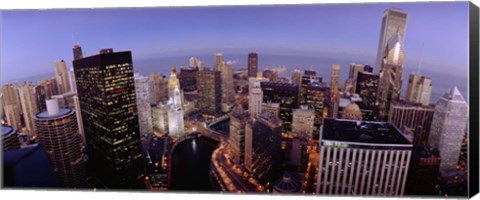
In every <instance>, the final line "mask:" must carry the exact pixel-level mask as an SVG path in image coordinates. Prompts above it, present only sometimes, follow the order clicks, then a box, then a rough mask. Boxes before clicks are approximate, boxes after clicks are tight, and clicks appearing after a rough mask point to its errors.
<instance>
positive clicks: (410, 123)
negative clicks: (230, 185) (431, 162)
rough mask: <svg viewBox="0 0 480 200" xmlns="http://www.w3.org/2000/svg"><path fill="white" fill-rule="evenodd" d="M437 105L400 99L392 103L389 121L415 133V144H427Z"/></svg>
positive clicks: (405, 130) (401, 128) (403, 129)
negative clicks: (425, 104)
mask: <svg viewBox="0 0 480 200" xmlns="http://www.w3.org/2000/svg"><path fill="white" fill-rule="evenodd" d="M434 112H435V106H433V105H430V106H424V105H422V104H419V103H411V102H403V101H398V102H395V103H393V104H392V106H391V108H390V113H389V115H388V122H390V123H392V124H393V125H395V126H396V127H398V128H399V129H400V130H402V131H404V132H406V133H410V134H413V142H412V143H413V145H415V146H423V145H427V142H428V136H429V134H430V126H431V124H432V119H433V113H434Z"/></svg>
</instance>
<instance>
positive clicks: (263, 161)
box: [252, 112, 282, 188]
mask: <svg viewBox="0 0 480 200" xmlns="http://www.w3.org/2000/svg"><path fill="white" fill-rule="evenodd" d="M281 139H282V120H280V119H279V118H278V117H275V116H274V115H273V114H272V113H270V112H262V113H260V114H259V115H257V116H256V117H255V120H254V122H253V125H252V151H253V155H254V156H253V157H252V172H253V174H254V176H255V177H256V178H257V180H258V181H259V182H260V183H261V184H262V185H265V186H266V187H267V188H268V187H270V186H271V183H272V182H273V181H275V180H277V178H280V176H281V175H282V174H281V173H280V167H281V151H282V149H281V148H282V147H281Z"/></svg>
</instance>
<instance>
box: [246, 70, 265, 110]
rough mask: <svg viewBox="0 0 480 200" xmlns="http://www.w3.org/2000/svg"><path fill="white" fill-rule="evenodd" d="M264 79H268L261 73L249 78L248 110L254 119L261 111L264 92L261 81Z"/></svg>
mask: <svg viewBox="0 0 480 200" xmlns="http://www.w3.org/2000/svg"><path fill="white" fill-rule="evenodd" d="M264 81H268V80H267V79H265V78H262V76H261V73H259V74H257V76H256V77H250V78H248V112H249V113H250V117H251V118H252V119H253V118H254V117H255V116H256V115H257V114H259V113H260V112H261V106H262V102H263V92H262V87H261V85H260V83H261V82H264Z"/></svg>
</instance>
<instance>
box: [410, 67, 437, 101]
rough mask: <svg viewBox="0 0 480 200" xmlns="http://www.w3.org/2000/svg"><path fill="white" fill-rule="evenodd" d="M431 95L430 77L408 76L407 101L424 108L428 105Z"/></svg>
mask: <svg viewBox="0 0 480 200" xmlns="http://www.w3.org/2000/svg"><path fill="white" fill-rule="evenodd" d="M431 94H432V80H431V79H430V77H426V76H420V75H418V73H417V74H414V73H412V74H410V76H409V77H408V85H407V96H406V98H407V101H410V102H417V103H421V104H422V105H424V106H427V105H428V104H430V95H431Z"/></svg>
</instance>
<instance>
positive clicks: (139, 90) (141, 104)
mask: <svg viewBox="0 0 480 200" xmlns="http://www.w3.org/2000/svg"><path fill="white" fill-rule="evenodd" d="M134 79H135V94H136V99H137V111H138V126H139V128H140V133H141V134H142V136H146V135H147V134H151V133H153V124H152V107H151V99H152V96H153V82H152V81H150V80H149V79H148V77H145V76H141V75H140V74H138V73H135V74H134Z"/></svg>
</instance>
